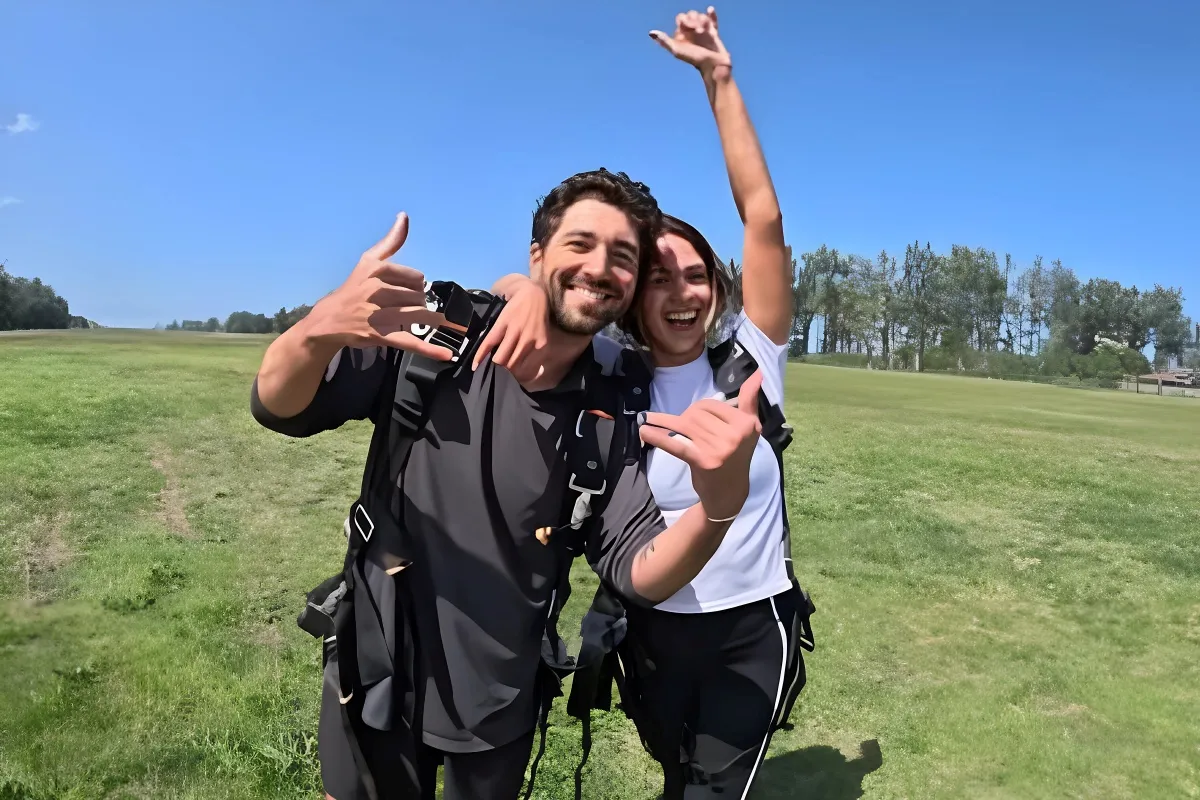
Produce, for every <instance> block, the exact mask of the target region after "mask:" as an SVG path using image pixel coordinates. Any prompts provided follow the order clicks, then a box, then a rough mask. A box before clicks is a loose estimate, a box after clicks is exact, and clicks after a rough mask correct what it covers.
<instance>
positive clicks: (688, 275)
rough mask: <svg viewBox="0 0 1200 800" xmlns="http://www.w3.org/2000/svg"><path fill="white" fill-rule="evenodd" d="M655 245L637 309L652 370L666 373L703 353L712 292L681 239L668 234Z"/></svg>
mask: <svg viewBox="0 0 1200 800" xmlns="http://www.w3.org/2000/svg"><path fill="white" fill-rule="evenodd" d="M659 242H660V244H659V248H658V256H659V258H658V260H657V261H656V262H655V263H654V266H652V267H651V268H650V276H649V278H648V279H647V281H646V286H645V288H644V289H643V290H642V298H641V305H640V306H639V309H640V311H641V325H642V332H643V334H644V335H645V336H646V339H647V342H646V343H647V344H648V345H649V346H650V352H651V354H652V355H653V356H654V362H655V364H657V365H658V366H660V367H672V366H679V365H680V364H686V363H688V362H690V361H693V360H695V359H696V358H698V357H699V356H700V354H701V353H702V352H704V342H705V330H704V326H705V323H706V322H707V321H708V313H709V309H710V308H711V307H712V304H713V300H714V298H713V288H712V284H711V282H710V281H709V279H708V271H707V270H706V268H705V266H704V260H703V259H701V258H700V254H699V253H698V252H696V248H694V247H692V245H691V243H690V242H688V240H687V239H684V238H683V237H681V236H676V235H675V234H672V233H668V234H664V235H663V237H662V238H661V239H660V240H659Z"/></svg>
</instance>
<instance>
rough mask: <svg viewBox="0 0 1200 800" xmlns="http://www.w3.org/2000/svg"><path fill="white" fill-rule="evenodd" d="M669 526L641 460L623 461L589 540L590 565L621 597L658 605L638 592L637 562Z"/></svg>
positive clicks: (638, 603)
mask: <svg viewBox="0 0 1200 800" xmlns="http://www.w3.org/2000/svg"><path fill="white" fill-rule="evenodd" d="M666 527H667V525H666V522H665V521H664V520H663V515H662V512H661V511H659V509H658V504H657V503H655V502H654V495H653V493H651V491H650V484H649V483H648V482H647V481H646V473H645V472H644V471H643V469H642V462H641V460H640V459H639V460H638V461H637V462H635V463H634V464H625V463H624V461H623V460H622V462H621V473H620V475H619V476H618V478H617V482H616V484H615V485H614V486H613V490H612V495H611V496H610V497H609V500H608V504H607V505H606V506H605V508H604V511H603V512H602V513H601V514H600V515H599V516H598V518H597V519H596V520H595V521H594V527H593V528H592V530H591V532H590V535H589V537H588V544H587V559H588V563H589V564H591V565H592V569H594V570H595V571H596V574H597V575H599V576H600V579H601V580H602V581H604V582H605V583H606V584H608V586H609V587H610V588H611V589H612V590H613V591H615V592H616V593H617V594H619V595H620V596H621V597H623V598H625V599H626V600H628V601H629V602H631V603H634V604H636V605H640V606H647V607H649V606H652V605H654V603H652V602H650V601H649V600H647V599H645V598H644V597H642V596H640V595H639V594H638V593H637V592H636V591H634V588H633V559H634V558H636V557H637V554H638V553H639V552H641V550H642V548H643V547H645V546H646V545H647V544H649V543H650V541H651V540H652V539H653V538H654V537H655V536H657V535H658V534H660V533H662V532H663V531H664V530H666Z"/></svg>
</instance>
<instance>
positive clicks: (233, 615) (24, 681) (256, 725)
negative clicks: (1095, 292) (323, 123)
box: [0, 331, 1200, 800]
mask: <svg viewBox="0 0 1200 800" xmlns="http://www.w3.org/2000/svg"><path fill="white" fill-rule="evenodd" d="M265 345H266V341H265V340H264V339H262V338H258V337H233V336H221V335H203V334H196V335H193V334H166V333H150V332H145V333H121V332H109V331H91V332H72V333H62V334H38V335H10V336H4V337H0V375H2V376H3V378H2V379H0V575H2V576H3V581H2V582H0V800H16V799H17V798H22V799H23V800H34V799H35V798H36V799H38V800H40V799H41V798H111V799H112V800H121V799H123V798H155V799H156V800H157V799H158V798H315V797H318V796H319V791H320V787H319V780H318V774H317V765H316V759H315V740H314V733H315V729H316V711H317V699H318V691H319V683H320V678H319V647H318V644H317V643H316V641H315V640H313V639H312V638H310V637H309V636H308V635H307V634H305V633H303V632H302V631H300V630H299V629H298V628H297V627H296V625H295V617H296V614H297V613H298V611H299V609H300V608H301V606H302V604H303V596H304V592H305V591H306V590H307V589H309V588H311V587H312V586H314V585H315V584H316V583H318V582H319V581H320V580H322V579H324V578H325V577H326V576H328V575H329V574H331V573H332V572H333V571H334V570H336V569H337V568H338V566H339V564H340V562H341V556H342V549H343V543H344V540H343V538H342V535H341V527H340V526H341V520H342V516H343V514H344V511H345V508H346V506H347V504H348V503H349V502H350V500H351V499H352V497H353V494H354V492H355V491H356V488H357V484H358V481H359V478H360V474H361V468H362V462H363V458H364V455H365V447H366V442H367V438H368V433H369V431H368V429H367V428H366V427H365V426H362V425H355V426H348V427H347V428H345V429H343V430H341V431H338V432H336V433H334V434H327V435H324V436H321V437H317V438H314V439H311V440H306V441H295V440H288V439H286V438H284V437H282V436H278V435H275V434H272V433H270V432H268V431H266V430H263V429H261V428H259V427H258V426H257V425H256V424H255V423H254V421H253V420H252V419H251V418H250V415H249V411H248V391H249V386H250V381H251V378H252V376H253V373H254V370H255V368H256V367H257V363H258V359H259V357H260V355H261V353H262V351H263V349H264V347H265ZM788 391H789V402H788V408H787V411H788V415H789V417H790V418H791V420H792V421H793V424H794V425H795V428H796V431H797V440H796V444H795V445H794V446H793V448H792V450H791V451H789V452H790V457H789V459H788V492H789V498H788V499H789V508H790V510H791V518H792V520H793V527H794V530H793V536H794V549H795V552H796V563H797V569H798V572H799V574H800V575H801V578H802V580H803V582H804V583H805V584H806V585H808V587H809V588H810V590H811V592H812V595H813V599H814V601H815V603H816V604H817V607H818V613H817V615H816V616H815V617H814V620H813V621H814V626H815V628H816V635H817V640H818V644H817V652H816V653H814V654H812V655H811V656H809V658H808V669H809V685H808V688H807V689H806V690H805V692H804V693H803V695H802V696H801V700H800V703H799V705H798V707H797V710H796V713H795V716H794V718H793V721H794V723H795V728H794V730H792V731H789V732H785V733H782V734H780V735H779V736H777V737H776V739H775V741H774V743H773V746H772V749H771V752H770V755H769V759H768V761H767V762H766V764H765V766H764V767H763V770H762V780H761V782H760V788H759V790H758V792H757V793H756V796H757V797H760V798H793V797H795V798H833V799H834V800H848V799H849V798H857V797H860V796H863V797H870V798H897V797H907V798H963V797H972V798H1034V797H1038V798H1040V797H1053V798H1072V797H1079V798H1085V797H1086V798H1126V797H1128V798H1150V797H1153V798H1158V797H1164V798H1165V797H1196V796H1200V735H1198V733H1197V731H1198V730H1200V722H1198V721H1200V402H1198V401H1195V400H1188V399H1176V398H1160V397H1153V396H1138V395H1134V394H1129V393H1118V392H1089V391H1074V390H1068V389H1060V388H1054V387H1046V386H1038V385H1031V384H1021V383H1005V382H1000V381H981V380H974V379H965V378H953V377H931V376H918V375H909V374H893V373H878V372H874V373H871V372H865V371H856V370H843V369H835V368H828V367H815V366H800V367H793V368H792V372H791V373H790V375H789V382H788ZM576 574H577V575H578V576H579V579H580V580H581V581H585V580H588V574H587V570H586V567H583V566H580V565H577V570H576ZM588 595H589V593H588V592H587V591H586V590H580V591H577V592H576V593H575V596H574V599H575V600H579V601H580V602H582V601H583V600H585V599H586V597H587V596H588ZM579 610H580V609H578V608H576V609H575V612H576V614H578V612H579ZM575 619H577V617H576V618H575ZM565 628H566V629H568V630H572V629H575V628H576V625H575V624H574V623H573V622H572V621H568V624H567V626H565ZM593 727H594V729H595V731H596V734H595V735H596V745H595V749H594V751H593V755H592V760H591V761H590V762H589V768H588V772H587V775H586V785H585V794H586V796H587V797H590V798H592V797H594V798H622V800H624V799H625V798H653V797H656V796H657V793H656V786H657V782H656V778H655V775H654V772H653V770H652V769H651V768H650V765H649V763H648V761H647V759H646V758H645V757H644V755H643V753H642V752H641V749H640V746H639V745H638V744H637V743H636V739H635V738H634V736H633V735H632V733H631V729H630V728H629V726H628V725H627V724H626V723H625V722H624V720H623V718H622V717H621V716H620V714H619V712H617V713H614V714H607V715H603V714H600V715H597V717H596V718H595V722H594V726H593ZM578 735H579V731H578V728H577V727H574V726H572V725H571V724H570V723H569V722H568V721H567V720H566V719H564V718H563V716H562V715H561V711H560V712H559V713H558V715H557V716H556V719H555V726H554V728H553V729H552V731H551V736H550V750H549V752H548V755H547V757H546V761H545V762H544V767H543V768H541V769H540V770H539V773H538V785H537V790H536V792H535V796H537V797H541V798H566V797H570V796H571V787H572V781H571V774H572V771H573V769H574V766H575V761H576V758H577V754H578Z"/></svg>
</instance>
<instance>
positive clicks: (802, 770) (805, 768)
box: [751, 739, 883, 800]
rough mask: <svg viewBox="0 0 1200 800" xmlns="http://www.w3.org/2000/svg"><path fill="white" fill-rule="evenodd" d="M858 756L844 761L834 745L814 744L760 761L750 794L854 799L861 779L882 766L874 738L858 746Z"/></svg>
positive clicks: (816, 799) (810, 799)
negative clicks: (757, 774)
mask: <svg viewBox="0 0 1200 800" xmlns="http://www.w3.org/2000/svg"><path fill="white" fill-rule="evenodd" d="M858 749H859V755H858V758H855V759H853V760H848V759H847V758H846V757H845V756H844V755H842V752H841V751H840V750H838V749H837V748H836V747H829V746H828V745H814V746H812V747H805V748H803V749H802V750H794V751H792V752H791V753H784V754H783V755H781V756H777V757H775V758H768V759H767V760H766V761H764V762H763V765H762V768H761V772H760V773H759V777H758V780H757V781H755V783H754V791H752V792H751V796H753V797H755V798H760V800H766V798H772V797H779V798H783V797H789V798H790V797H803V798H805V800H857V798H860V797H862V796H863V788H862V782H863V778H865V777H867V775H870V774H871V773H872V772H874V771H875V770H877V769H879V768H880V767H882V766H883V752H882V751H881V750H880V749H879V740H878V739H868V740H867V741H865V742H863V743H862V744H860V745H859V746H858Z"/></svg>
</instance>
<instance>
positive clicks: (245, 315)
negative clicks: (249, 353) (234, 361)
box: [160, 305, 312, 333]
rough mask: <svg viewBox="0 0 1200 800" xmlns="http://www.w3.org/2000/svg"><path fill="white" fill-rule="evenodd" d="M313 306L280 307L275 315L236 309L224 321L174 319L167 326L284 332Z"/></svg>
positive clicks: (229, 330)
mask: <svg viewBox="0 0 1200 800" xmlns="http://www.w3.org/2000/svg"><path fill="white" fill-rule="evenodd" d="M310 311H312V306H309V305H299V306H296V307H295V308H293V309H291V310H290V311H289V310H288V309H286V308H280V309H279V310H278V311H277V312H275V315H274V316H271V317H268V316H267V315H266V314H255V313H252V312H250V311H235V312H233V313H232V314H230V315H229V316H228V317H226V318H225V321H224V322H222V321H221V320H220V319H218V318H217V317H209V318H208V319H207V320H196V319H185V320H184V321H183V322H180V321H179V320H174V321H172V322H170V323H168V324H167V325H165V326H160V327H162V328H163V329H164V330H168V331H201V332H206V333H283V332H284V331H286V330H287V329H288V328H291V327H292V326H293V325H295V324H296V323H297V322H299V321H300V320H302V319H304V318H305V317H306V316H308V312H310Z"/></svg>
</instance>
